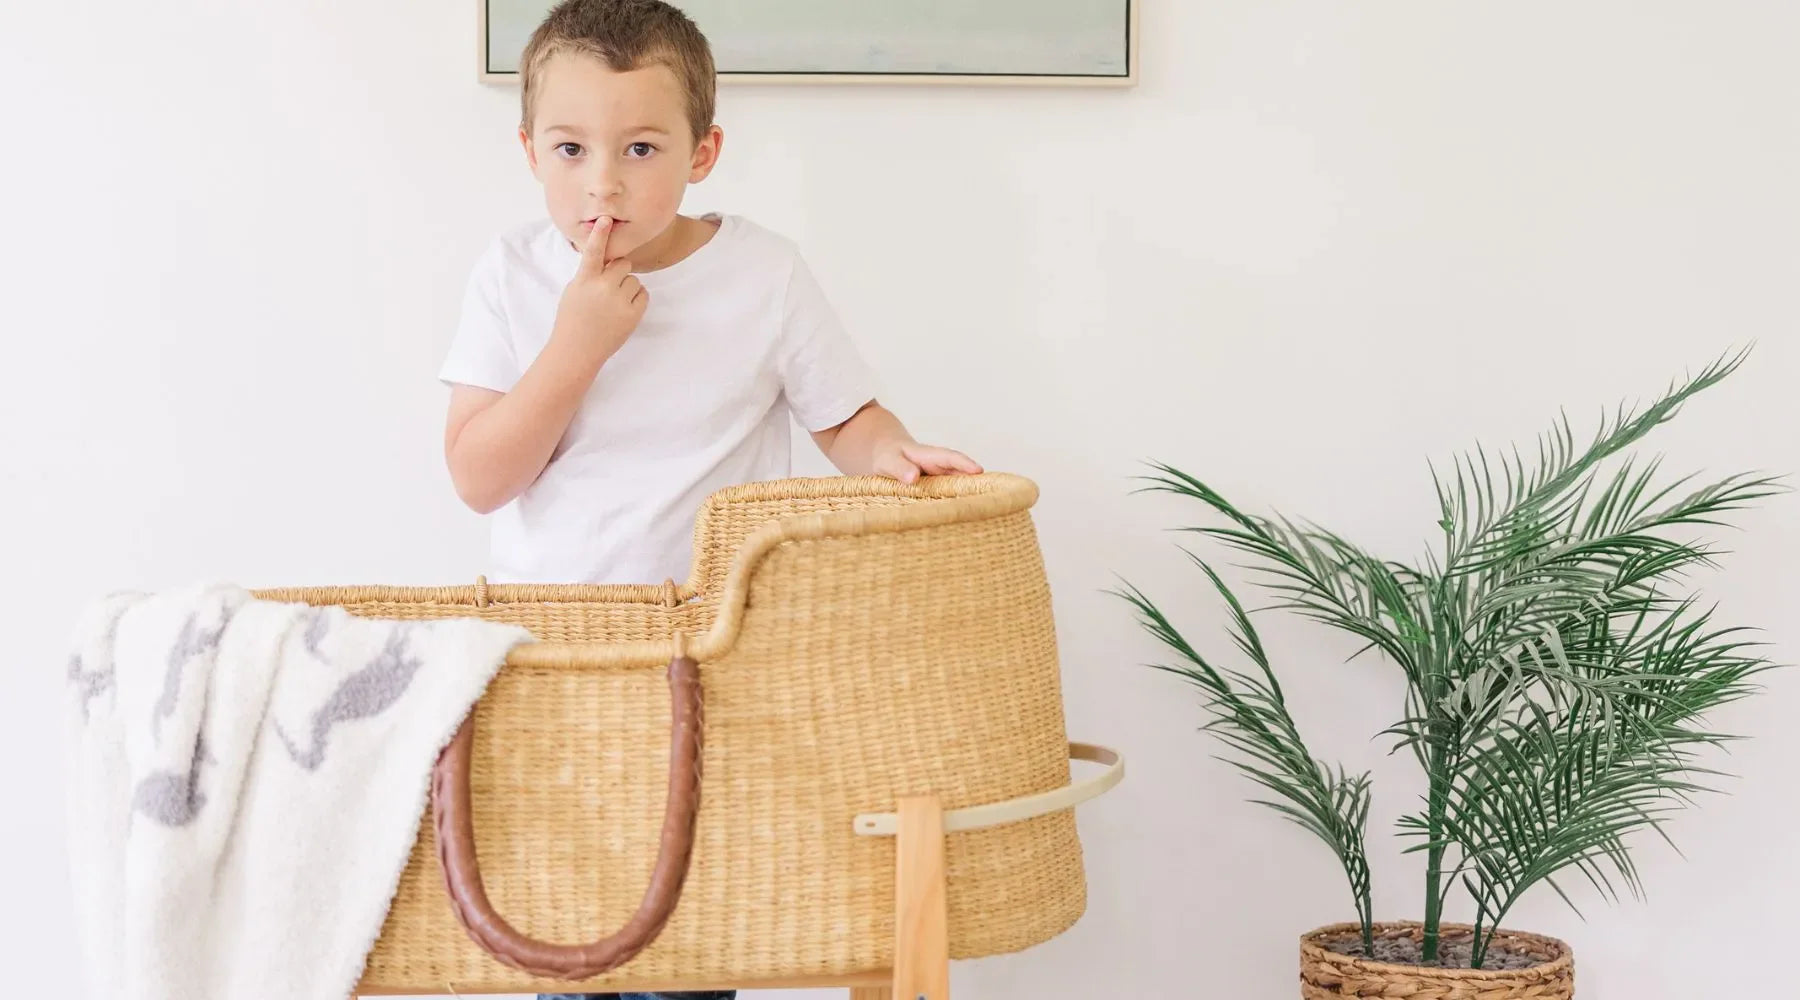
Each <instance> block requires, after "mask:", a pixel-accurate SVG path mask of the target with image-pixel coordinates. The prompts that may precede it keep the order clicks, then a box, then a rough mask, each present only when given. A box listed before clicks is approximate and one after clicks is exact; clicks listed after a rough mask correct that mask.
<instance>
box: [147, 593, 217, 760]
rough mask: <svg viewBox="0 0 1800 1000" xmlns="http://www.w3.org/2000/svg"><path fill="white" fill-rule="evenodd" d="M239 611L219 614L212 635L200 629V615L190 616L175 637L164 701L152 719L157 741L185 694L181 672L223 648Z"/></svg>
mask: <svg viewBox="0 0 1800 1000" xmlns="http://www.w3.org/2000/svg"><path fill="white" fill-rule="evenodd" d="M236 613H237V608H235V607H232V606H229V605H227V606H226V607H225V608H224V609H223V610H222V611H220V613H219V625H218V627H217V628H214V629H211V630H210V631H206V630H202V629H201V628H200V615H199V613H198V612H195V613H194V614H191V615H189V616H188V619H187V621H186V622H184V623H182V626H181V633H180V634H179V635H177V636H176V637H175V645H174V646H173V647H171V648H170V649H169V668H168V672H167V673H165V674H163V689H162V697H161V698H158V699H157V700H156V714H155V715H154V716H152V717H151V719H150V734H151V736H152V737H153V738H155V739H158V740H160V739H161V738H162V720H164V719H166V718H168V717H169V716H170V715H172V714H173V713H174V711H175V700H176V697H177V696H178V695H180V694H181V672H182V670H183V669H184V668H185V667H186V666H187V665H188V664H189V663H191V662H192V661H193V659H194V657H196V656H199V655H200V654H202V653H210V652H213V651H214V650H217V649H218V648H219V640H220V638H222V637H223V636H224V635H225V626H227V625H230V624H231V618H232V616H233V615H235V614H236Z"/></svg>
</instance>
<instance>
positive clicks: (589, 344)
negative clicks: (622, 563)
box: [444, 218, 649, 514]
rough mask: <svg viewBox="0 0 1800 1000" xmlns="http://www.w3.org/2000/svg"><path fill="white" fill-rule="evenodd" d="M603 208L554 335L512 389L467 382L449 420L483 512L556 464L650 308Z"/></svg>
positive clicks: (452, 442) (454, 475)
mask: <svg viewBox="0 0 1800 1000" xmlns="http://www.w3.org/2000/svg"><path fill="white" fill-rule="evenodd" d="M611 229H612V220H610V219H606V218H602V219H601V220H600V222H599V224H597V225H596V226H594V230H593V232H592V233H591V234H590V235H589V237H588V241H587V245H586V246H584V247H583V248H582V254H581V267H580V269H579V270H578V271H577V272H576V274H575V277H574V278H573V279H572V280H571V281H570V282H569V284H568V287H566V288H564V289H563V296H562V301H561V302H560V303H559V304H558V306H557V310H556V325H555V327H554V329H553V330H552V331H551V334H550V342H549V343H548V344H545V345H544V349H543V350H542V351H541V352H539V354H538V356H537V359H536V360H535V361H533V362H532V363H531V367H529V368H527V369H526V370H525V374H523V375H521V376H519V381H518V382H516V383H514V385H513V387H512V388H511V389H510V390H508V391H506V392H496V391H494V390H492V389H482V388H477V387H475V386H469V385H458V386H456V387H454V388H453V389H452V390H451V393H450V414H449V417H448V418H447V420H446V421H445V425H444V461H445V462H446V463H447V464H448V465H449V466H450V479H451V481H452V482H454V483H455V484H456V495H457V496H459V497H461V498H462V501H463V502H464V503H466V504H468V505H469V506H470V507H472V508H474V509H475V510H476V511H477V512H478V513H482V514H487V513H490V512H492V511H495V510H498V509H500V508H501V507H504V506H506V505H507V504H508V503H510V502H511V501H512V499H513V498H514V497H516V496H518V495H519V494H521V493H523V492H525V488H526V487H528V486H530V485H531V484H532V483H533V482H536V481H537V477H538V476H539V475H540V474H541V473H542V472H543V471H544V467H545V466H547V465H549V464H550V456H551V455H552V454H554V453H555V451H556V444H557V442H558V441H560V440H562V436H563V433H564V432H565V431H567V430H568V429H569V422H570V421H572V420H574V419H575V411H576V410H577V409H578V408H580V406H581V400H582V397H583V396H585V395H587V391H588V387H589V386H591V385H593V382H594V377H595V376H596V375H598V374H600V367H601V366H602V365H604V364H606V362H607V360H608V359H610V358H611V357H612V356H613V354H614V353H615V352H617V351H618V349H619V347H620V346H621V345H623V344H624V343H625V340H626V338H628V337H630V336H631V333H632V331H633V330H635V329H637V324H638V321H639V320H640V319H642V318H643V316H644V309H645V308H646V307H647V306H648V304H649V293H648V292H646V291H645V290H644V286H643V285H642V284H641V283H640V282H639V281H638V279H637V278H635V277H633V276H632V274H631V261H629V260H627V259H625V258H623V257H620V258H616V259H608V257H609V255H608V253H607V244H608V241H609V238H610V236H611Z"/></svg>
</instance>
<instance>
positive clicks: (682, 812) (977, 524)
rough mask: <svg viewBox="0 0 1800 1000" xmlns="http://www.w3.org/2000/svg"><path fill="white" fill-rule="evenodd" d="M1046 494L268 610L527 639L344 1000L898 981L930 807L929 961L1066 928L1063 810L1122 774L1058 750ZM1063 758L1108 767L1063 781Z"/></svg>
mask: <svg viewBox="0 0 1800 1000" xmlns="http://www.w3.org/2000/svg"><path fill="white" fill-rule="evenodd" d="M1036 497H1037V490H1036V487H1035V486H1034V485H1033V484H1031V483H1030V482H1029V481H1027V480H1024V479H1020V478H1018V477H1013V476H1005V475H984V476H970V477H949V478H941V479H939V478H934V479H926V480H924V481H922V482H920V483H918V484H915V485H911V486H907V485H902V484H900V483H896V482H892V481H889V480H883V479H863V478H836V479H822V480H789V481H784V482H777V483H763V484H755V485H752V486H746V487H739V488H735V489H731V490H727V491H724V492H722V493H720V494H717V495H715V496H714V497H712V498H711V499H710V500H709V501H708V502H707V503H706V505H705V506H704V508H703V509H702V510H701V512H700V515H699V518H698V521H697V524H696V534H695V548H694V562H693V568H692V574H691V576H690V578H689V579H688V581H687V582H686V583H683V584H679V585H678V584H676V583H674V582H672V581H671V582H669V583H668V584H666V585H663V586H528V585H494V586H489V585H487V584H486V583H485V582H483V583H478V584H477V585H476V586H472V587H443V588H393V587H358V588H322V589H320V588H308V589H290V590H276V591H265V592H263V593H262V595H261V596H264V597H268V598H273V599H278V600H289V601H304V602H306V603H310V604H315V605H339V606H342V607H344V608H346V609H348V610H349V611H350V612H352V613H354V614H358V615H366V616H371V617H380V618H397V619H429V618H442V617H450V616H475V617H480V618H485V619H488V620H491V621H496V622H504V623H509V624H515V625H522V626H524V627H526V628H528V629H530V630H531V631H532V632H533V634H534V635H535V636H536V637H537V639H538V640H539V641H538V642H536V643H530V644H526V645H522V646H519V647H517V648H515V649H514V650H513V651H512V654H511V655H509V657H508V659H507V664H506V666H505V667H504V668H503V669H502V670H501V671H500V674H499V676H498V677H497V678H496V679H495V681H494V682H493V684H492V685H491V686H490V687H489V689H488V691H487V694H486V695H485V696H484V697H483V699H482V700H481V702H480V703H479V704H478V705H477V707H476V710H475V711H474V712H473V713H472V716H471V719H470V720H469V721H468V722H466V723H465V725H464V731H463V732H462V733H461V734H459V735H458V737H457V739H456V741H454V742H453V743H452V745H451V748H450V750H449V751H447V752H446V754H445V761H441V762H440V763H439V765H438V773H437V775H436V776H435V778H434V785H433V803H434V805H433V808H432V809H428V810H427V814H426V816H425V817H424V821H423V823H422V825H421V828H420V831H419V837H418V842H417V845H416V847H415V850H414V853H413V857H412V860H411V863H410V864H409V865H408V866H407V868H406V871H405V874H404V875H403V876H402V878H401V880H400V886H399V890H398V892H397V894H396V896H395V898H394V901H393V904H392V907H391V909H390V911H389V915H388V920H387V924H386V927H385V928H384V929H383V931H382V933H381V936H380V940H378V941H377V942H376V943H375V946H374V949H373V950H372V951H371V953H370V954H369V958H368V964H367V967H366V970H365V975H364V980H363V982H362V984H361V987H360V990H359V992H361V993H363V994H366V995H374V994H391V993H432V994H436V993H446V992H450V991H455V992H458V993H461V994H464V995H469V994H474V993H494V992H508V993H531V992H534V991H543V992H572V991H576V990H578V989H591V990H596V991H598V990H606V991H612V990H637V989H650V988H657V989H661V988H669V987H684V988H702V987H727V986H734V985H744V986H751V985H765V984H776V983H783V984H791V985H812V984H819V983H828V982H830V983H851V984H860V983H867V984H869V985H871V986H873V985H874V984H876V983H880V982H883V981H884V980H883V979H882V975H883V973H884V971H885V970H890V969H891V970H895V976H896V979H898V977H899V970H900V968H901V966H902V965H904V964H906V958H905V956H901V955H897V954H896V951H897V948H896V941H897V932H899V933H902V934H904V933H906V932H907V929H906V928H901V927H897V923H900V922H904V921H898V920H897V918H896V897H897V888H896V857H897V855H896V837H895V828H896V826H897V825H898V823H897V820H896V816H901V817H904V815H905V809H906V808H908V802H910V801H912V800H914V799H917V798H919V797H921V796H924V797H929V798H930V799H932V800H933V801H934V802H935V803H939V804H941V807H942V810H943V812H942V820H943V822H942V829H943V830H944V831H945V832H944V833H943V834H941V835H939V836H938V837H936V838H931V837H929V836H928V837H926V838H923V839H921V838H920V837H919V836H918V835H917V834H914V835H912V837H913V839H912V841H911V844H912V847H914V848H921V849H923V848H931V844H932V842H933V841H935V842H936V843H938V844H940V845H941V854H942V861H941V864H936V865H935V867H934V868H933V869H932V871H933V872H936V871H941V874H929V873H928V876H927V877H925V878H924V880H922V881H919V884H920V885H921V886H924V887H925V890H929V889H930V886H931V884H933V883H931V881H930V880H931V879H932V878H936V879H938V880H939V881H937V882H936V883H935V884H936V885H937V887H938V888H937V895H936V897H935V898H936V899H937V900H938V901H939V903H938V906H939V908H940V914H941V915H940V916H938V917H937V918H935V920H934V922H935V923H936V924H937V925H938V926H939V927H940V928H941V933H940V934H939V935H938V936H939V937H940V938H942V939H943V940H941V941H938V942H937V943H936V944H935V945H934V946H933V947H935V948H936V949H937V953H940V954H939V957H938V959H937V961H938V963H939V964H941V961H942V958H943V955H942V954H941V953H943V952H947V954H948V957H952V958H955V957H973V956H980V955H992V954H997V953H1002V952H1011V951H1017V950H1020V949H1023V948H1028V947H1030V946H1032V945H1035V944H1038V943H1040V942H1042V941H1045V940H1047V939H1049V938H1051V937H1054V936H1056V935H1057V934H1059V933H1061V932H1062V931H1063V930H1065V929H1067V928H1068V927H1069V926H1070V925H1071V924H1073V923H1074V922H1075V920H1076V919H1077V918H1078V917H1079V916H1080V915H1081V913H1082V910H1083V907H1084V905H1085V902H1086V884H1085V880H1084V877H1083V872H1082V863H1081V848H1080V844H1079V842H1078V841H1077V839H1076V831H1075V822H1074V818H1073V816H1072V815H1071V813H1070V812H1069V811H1068V806H1069V805H1071V804H1073V802H1074V801H1079V800H1080V799H1082V798H1085V797H1087V796H1088V795H1091V794H1097V792H1098V791H1099V790H1103V788H1102V787H1100V786H1102V785H1105V786H1107V787H1110V782H1111V781H1116V780H1117V778H1118V775H1119V774H1120V773H1122V772H1121V771H1120V770H1119V768H1120V767H1121V766H1122V765H1121V764H1120V763H1119V762H1118V760H1117V757H1116V755H1114V754H1112V753H1111V752H1110V751H1106V750H1105V749H1104V748H1096V747H1088V746H1086V745H1071V744H1070V743H1069V742H1068V736H1067V734H1066V732H1065V730H1064V725H1063V704H1062V694H1061V687H1060V674H1059V665H1058V658H1057V649H1056V638H1055V626H1054V622H1053V620H1052V617H1051V605H1050V593H1049V587H1048V585H1047V581H1046V577H1045V572H1044V566H1043V562H1042V558H1041V554H1040V552H1039V549H1038V544H1037V538H1036V534H1035V532H1034V529H1033V526H1032V522H1031V516H1030V508H1031V506H1032V504H1033V503H1034V501H1035V500H1036ZM702 706H704V710H703V711H702ZM1071 757H1074V758H1076V759H1087V760H1095V761H1099V762H1101V763H1105V764H1109V765H1110V770H1109V772H1108V774H1107V775H1106V776H1104V777H1103V778H1102V779H1100V780H1098V781H1096V780H1087V781H1084V782H1078V783H1072V782H1071V777H1072V774H1071V768H1070V765H1069V761H1070V759H1071ZM1084 788H1085V790H1084ZM897 808H899V809H900V812H899V813H895V812H894V810H896V809H897ZM934 808H935V806H934ZM907 837H908V834H906V833H905V832H900V833H899V835H898V839H899V841H900V843H901V845H902V846H901V847H900V849H899V850H900V857H902V858H905V857H907V856H908V853H907V852H908V851H909V850H911V848H909V847H907V846H906V844H907V843H908V841H907ZM477 847H478V848H479V850H478V854H479V863H478V865H477V862H476V854H477V850H476V848H477ZM933 849H936V848H933ZM477 868H478V869H479V870H477ZM903 875H904V872H903ZM902 881H903V882H904V879H902ZM484 884H485V885H484ZM646 886H649V887H650V889H648V890H647V889H646ZM925 890H921V891H925ZM901 912H902V913H905V912H906V911H905V910H904V909H902V910H901ZM496 913H497V914H498V915H500V917H503V920H502V919H499V918H496V917H495V916H494V914H496ZM495 928H499V930H498V931H496V930H495ZM615 929H617V933H614V934H612V935H611V937H610V938H608V939H607V940H606V941H604V942H601V943H598V944H591V945H590V944H583V943H584V942H594V941H595V939H596V937H597V936H598V935H601V934H605V933H607V932H609V931H615ZM627 939H628V940H627ZM899 940H901V941H902V943H903V944H904V943H905V940H906V939H905V938H904V937H902V938H900V939H899ZM927 945H931V942H929V941H928V942H927ZM551 949H560V951H557V952H555V953H554V954H552V952H551ZM576 952H579V953H578V954H577V953H576ZM926 964H929V963H926ZM913 965H914V966H918V965H920V963H919V962H917V961H914V962H913ZM568 970H584V971H579V972H571V971H568ZM915 992H918V993H922V992H926V991H925V990H924V989H918V990H916V991H915ZM866 995H868V996H876V995H880V994H879V993H875V992H869V993H867V994H866ZM909 996H910V995H909Z"/></svg>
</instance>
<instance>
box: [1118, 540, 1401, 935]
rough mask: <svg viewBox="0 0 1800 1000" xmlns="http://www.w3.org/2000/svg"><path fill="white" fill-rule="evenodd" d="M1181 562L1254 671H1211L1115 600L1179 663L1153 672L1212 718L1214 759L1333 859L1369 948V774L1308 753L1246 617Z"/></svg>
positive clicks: (1150, 615) (1220, 588)
mask: <svg viewBox="0 0 1800 1000" xmlns="http://www.w3.org/2000/svg"><path fill="white" fill-rule="evenodd" d="M1189 557H1190V558H1191V559H1193V562H1194V564H1195V565H1197V566H1198V567H1199V568H1200V570H1201V571H1202V572H1203V573H1205V574H1206V576H1207V578H1208V579H1209V580H1210V581H1211V582H1212V584H1213V586H1214V588H1215V589H1216V590H1217V592H1218V594H1219V595H1220V597H1221V598H1222V599H1223V600H1224V601H1225V603H1226V605H1227V606H1228V607H1229V608H1230V611H1231V625H1230V627H1229V629H1228V631H1229V633H1230V635H1231V637H1232V640H1233V642H1234V643H1235V644H1236V646H1237V649H1238V652H1239V653H1241V654H1242V655H1243V656H1244V657H1245V658H1247V659H1249V660H1250V661H1251V663H1253V664H1254V665H1255V666H1256V668H1257V669H1256V671H1255V672H1248V671H1238V670H1230V669H1221V668H1219V667H1215V666H1214V665H1213V664H1212V663H1211V662H1210V661H1209V660H1207V658H1206V657H1204V656H1202V655H1201V654H1200V653H1199V651H1197V650H1196V649H1195V648H1194V647H1193V645H1192V644H1191V643H1189V642H1188V640H1187V639H1186V638H1185V637H1184V636H1183V635H1182V634H1181V631H1180V630H1179V629H1177V628H1176V627H1175V625H1174V624H1173V623H1172V622H1170V621H1169V619H1168V617H1167V616H1166V615H1164V614H1163V612H1162V610H1161V609H1160V608H1158V607H1157V606H1156V604H1155V602H1153V601H1151V600H1150V598H1149V597H1147V596H1145V594H1144V593H1143V592H1142V591H1141V590H1138V589H1137V588H1136V587H1133V586H1131V585H1129V584H1126V585H1125V586H1124V588H1123V589H1121V590H1119V591H1116V592H1115V593H1116V594H1117V595H1118V596H1120V597H1123V598H1124V599H1125V600H1126V601H1128V602H1129V603H1130V604H1131V605H1132V607H1134V608H1135V609H1136V610H1137V613H1138V617H1139V620H1140V622H1141V623H1142V625H1143V627H1144V628H1145V630H1146V631H1148V632H1149V633H1150V634H1151V635H1152V636H1154V637H1156V638H1157V639H1158V640H1159V641H1161V642H1162V643H1163V644H1164V645H1165V646H1167V647H1168V648H1169V649H1170V650H1172V651H1174V652H1175V654H1176V655H1177V656H1178V657H1179V658H1180V662H1178V663H1175V664H1167V665H1157V669H1160V670H1165V671H1167V672H1169V673H1172V674H1176V675H1178V676H1180V677H1182V678H1184V679H1186V680H1187V681H1188V682H1190V683H1192V684H1193V685H1194V686H1195V687H1197V688H1199V689H1200V691H1201V692H1202V694H1203V695H1204V696H1205V697H1206V699H1207V708H1208V710H1209V711H1210V712H1211V713H1212V718H1211V720H1210V721H1209V722H1208V723H1207V724H1206V725H1205V726H1204V727H1203V729H1204V730H1205V731H1206V732H1208V733H1210V734H1212V735H1213V736H1214V737H1215V738H1217V739H1218V740H1219V741H1220V742H1222V743H1224V744H1225V746H1226V747H1227V748H1229V749H1230V750H1231V751H1232V753H1231V754H1230V755H1228V756H1226V757H1224V758H1222V759H1223V760H1225V761H1226V762H1227V763H1229V764H1231V765H1232V766H1233V767H1235V768H1236V769H1237V770H1238V771H1239V772H1240V773H1242V774H1243V775H1244V776H1245V777H1247V778H1249V779H1250V780H1251V781H1253V782H1255V783H1256V784H1258V785H1260V786H1262V787H1263V788H1264V789H1266V790H1267V791H1269V792H1270V793H1272V794H1273V797H1272V798H1265V799H1257V800H1254V801H1255V802H1256V803H1257V804H1258V805H1263V806H1266V807H1268V808H1270V809H1273V810H1274V811H1276V812H1277V813H1280V814H1281V815H1282V816H1284V817H1286V818H1287V819H1288V820H1290V821H1291V822H1293V823H1295V824H1297V825H1299V826H1300V827H1301V828H1302V829H1305V830H1307V831H1308V832H1310V833H1312V834H1313V835H1314V836H1315V837H1317V838H1319V839H1320V840H1321V841H1323V842H1325V844H1326V845H1327V846H1329V847H1330V848H1331V850H1332V853H1333V854H1335V855H1336V856H1337V858H1338V861H1339V863H1340V864H1342V865H1343V868H1344V874H1345V878H1346V879H1347V880H1348V882H1349V885H1350V893H1351V896H1352V898H1353V900H1354V901H1355V905H1356V910H1357V913H1358V915H1359V916H1360V918H1361V921H1362V925H1363V933H1364V943H1365V945H1366V946H1370V947H1372V930H1373V914H1372V912H1371V909H1370V907H1371V886H1370V881H1369V863H1368V858H1367V855H1366V853H1365V850H1364V838H1365V833H1366V831H1367V828H1368V819H1369V775H1368V774H1367V773H1363V774H1351V773H1349V772H1348V771H1346V770H1344V769H1343V768H1342V767H1337V768H1333V767H1332V766H1331V765H1328V764H1325V763H1322V762H1321V761H1319V760H1318V759H1316V758H1315V757H1313V756H1312V754H1311V753H1310V752H1308V750H1307V748H1306V743H1305V741H1304V740H1303V739H1302V738H1301V736H1300V732H1299V730H1298V729H1297V728H1296V727H1295V725H1294V720H1293V717H1292V716H1291V715H1290V714H1289V713H1288V708H1287V700H1286V698H1285V697H1284V696H1283V694H1282V691H1281V684H1280V682H1279V681H1277V680H1276V679H1275V672H1274V670H1273V669H1272V668H1271V667H1270V666H1269V659H1268V655H1267V653H1266V652H1265V651H1264V650H1263V644H1262V638H1261V637H1260V636H1259V635H1258V634H1257V632H1256V626H1255V625H1253V624H1252V623H1251V621H1250V615H1249V612H1247V611H1245V610H1244V606H1243V604H1242V603H1240V602H1239V601H1238V599H1237V596H1236V595H1235V594H1233V593H1232V591H1231V589H1230V588H1229V587H1227V586H1226V584H1225V581H1224V580H1223V579H1221V578H1220V577H1219V574H1218V573H1217V572H1216V571H1214V570H1213V568H1212V567H1211V566H1209V565H1207V564H1206V563H1205V562H1204V561H1202V560H1200V559H1199V558H1197V557H1194V556H1193V555H1192V554H1191V553H1190V554H1189Z"/></svg>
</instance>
